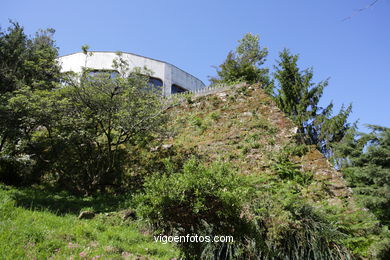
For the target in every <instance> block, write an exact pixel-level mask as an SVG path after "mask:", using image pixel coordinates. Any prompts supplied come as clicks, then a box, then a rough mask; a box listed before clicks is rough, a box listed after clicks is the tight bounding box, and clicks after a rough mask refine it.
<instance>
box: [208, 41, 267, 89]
mask: <svg viewBox="0 0 390 260" xmlns="http://www.w3.org/2000/svg"><path fill="white" fill-rule="evenodd" d="M267 54H268V50H267V49H266V48H261V46H260V43H259V36H258V35H253V34H251V33H247V34H245V35H244V37H243V38H242V39H241V40H239V41H238V46H237V48H236V51H235V52H229V54H228V55H227V57H226V60H225V62H224V63H222V64H221V65H219V68H220V70H217V74H218V78H211V79H210V81H211V82H212V84H218V83H228V84H231V83H234V82H237V81H244V82H247V83H263V84H268V83H269V78H268V69H265V68H260V66H261V65H263V63H264V61H265V57H266V56H267Z"/></svg>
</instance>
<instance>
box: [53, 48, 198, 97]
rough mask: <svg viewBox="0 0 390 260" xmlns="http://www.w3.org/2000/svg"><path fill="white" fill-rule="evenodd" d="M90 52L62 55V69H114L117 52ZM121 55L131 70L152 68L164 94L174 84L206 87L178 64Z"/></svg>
mask: <svg viewBox="0 0 390 260" xmlns="http://www.w3.org/2000/svg"><path fill="white" fill-rule="evenodd" d="M89 53H92V56H89V55H88V57H86V55H85V54H84V53H82V52H77V53H74V54H70V55H65V56H62V57H60V58H59V62H60V65H61V66H62V71H63V72H65V71H74V72H76V73H81V72H82V68H83V67H87V68H93V69H97V70H99V69H113V67H112V62H113V60H114V59H115V58H116V57H118V56H117V55H116V53H115V52H96V51H94V52H89ZM121 57H122V58H123V59H124V60H126V61H127V62H128V63H129V69H130V70H131V69H134V68H135V67H141V68H143V67H146V68H148V69H149V70H151V71H152V73H153V75H152V76H153V77H155V78H159V79H161V80H162V81H163V84H164V95H170V94H171V86H172V84H175V85H178V86H180V87H183V88H185V89H187V90H189V91H196V90H198V89H202V88H204V87H206V86H205V84H204V83H203V82H202V81H201V80H199V79H197V78H196V77H194V76H192V75H191V74H189V73H187V72H185V71H183V70H181V69H179V68H177V67H176V66H173V65H172V64H169V63H166V62H163V61H159V60H154V59H150V58H146V57H143V56H139V55H135V54H131V53H122V56H121Z"/></svg>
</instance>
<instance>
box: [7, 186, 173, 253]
mask: <svg viewBox="0 0 390 260" xmlns="http://www.w3.org/2000/svg"><path fill="white" fill-rule="evenodd" d="M12 192H13V191H12V190H11V191H7V190H5V189H4V187H0V259H49V258H50V259H65V258H70V257H73V259H84V258H86V259H93V258H94V257H95V259H97V257H100V258H103V259H107V258H113V259H118V258H119V259H121V258H126V257H127V258H126V259H133V258H136V257H137V256H144V257H148V258H149V259H171V258H174V257H177V256H179V254H180V253H179V251H178V249H176V248H175V247H174V246H173V245H169V244H166V245H163V244H160V243H155V242H154V240H153V238H152V237H151V235H147V234H142V233H141V232H140V231H139V229H140V224H139V223H137V222H135V221H130V220H122V218H121V215H120V214H119V213H112V214H111V215H109V216H106V215H105V214H100V215H97V216H96V217H95V218H94V219H92V220H79V219H78V218H77V216H76V215H73V214H65V215H62V216H58V215H56V214H54V213H52V212H50V211H48V210H43V211H38V210H31V209H25V208H23V207H18V206H15V200H13V199H12V198H11V197H12V196H10V194H11V195H12Z"/></svg>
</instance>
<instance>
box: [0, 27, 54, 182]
mask: <svg viewBox="0 0 390 260" xmlns="http://www.w3.org/2000/svg"><path fill="white" fill-rule="evenodd" d="M53 34H54V30H53V29H47V30H41V31H39V32H38V33H36V35H35V36H34V37H28V36H27V35H26V34H25V33H24V30H23V27H21V26H20V25H19V24H18V23H14V22H11V26H10V27H9V28H8V29H7V30H6V31H0V180H1V181H4V182H6V183H9V184H20V183H23V181H22V180H21V179H20V178H19V177H20V175H21V174H25V173H29V172H31V169H32V166H33V164H34V162H33V161H31V160H30V155H29V154H27V153H25V152H24V151H23V149H24V148H25V144H24V143H23V141H24V140H25V139H26V138H28V137H29V136H30V132H31V130H32V128H33V127H36V126H37V125H36V122H35V120H33V119H31V118H30V119H27V118H26V113H29V111H28V110H27V109H26V110H25V111H19V110H15V109H14V107H13V104H12V100H13V99H15V98H16V96H18V95H20V94H21V93H26V92H29V94H31V95H33V93H34V92H46V93H47V91H50V90H52V89H53V88H54V87H55V86H56V85H57V84H58V83H59V82H60V80H61V75H60V67H59V66H58V64H57V61H56V58H57V57H58V50H57V47H56V46H55V43H54V40H53V39H52V36H53ZM44 102H45V101H42V102H41V103H44ZM23 105H27V104H23ZM41 109H42V110H41V111H39V113H40V115H39V119H38V120H41V119H42V118H41V116H42V115H43V114H44V113H47V111H45V110H44V109H45V107H42V108H41ZM46 116H47V115H46ZM49 117H50V115H49Z"/></svg>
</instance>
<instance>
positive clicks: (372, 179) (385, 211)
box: [335, 125, 390, 226]
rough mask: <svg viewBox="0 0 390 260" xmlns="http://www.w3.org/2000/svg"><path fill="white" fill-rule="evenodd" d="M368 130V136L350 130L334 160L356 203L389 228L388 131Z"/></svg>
mask: <svg viewBox="0 0 390 260" xmlns="http://www.w3.org/2000/svg"><path fill="white" fill-rule="evenodd" d="M369 127H370V129H371V130H372V131H371V133H368V134H366V133H359V134H357V133H356V131H355V130H354V129H353V130H351V131H350V132H349V134H348V135H347V136H346V137H345V138H344V139H343V141H342V142H341V143H340V145H339V146H338V147H337V149H336V153H335V159H336V162H337V166H338V167H340V168H341V170H342V171H343V173H344V175H345V178H346V180H347V182H348V184H349V186H350V187H352V189H353V190H354V193H355V196H356V197H357V199H358V200H359V201H360V202H361V203H362V205H363V206H364V207H366V208H368V209H370V210H371V211H372V212H373V213H374V214H375V215H376V216H377V217H378V219H379V220H380V221H381V222H382V223H383V224H384V225H387V226H390V186H389V183H390V128H388V127H381V126H375V125H370V126H369Z"/></svg>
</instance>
